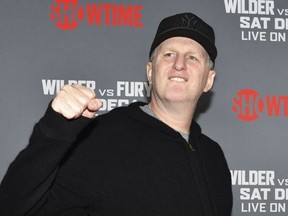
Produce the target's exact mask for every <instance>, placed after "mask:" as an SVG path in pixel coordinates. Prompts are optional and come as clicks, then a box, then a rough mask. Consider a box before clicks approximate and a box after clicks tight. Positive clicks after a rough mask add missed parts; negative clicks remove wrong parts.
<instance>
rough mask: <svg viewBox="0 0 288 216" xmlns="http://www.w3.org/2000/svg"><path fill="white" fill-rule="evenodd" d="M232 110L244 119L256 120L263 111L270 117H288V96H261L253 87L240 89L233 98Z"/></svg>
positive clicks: (239, 117)
mask: <svg viewBox="0 0 288 216" xmlns="http://www.w3.org/2000/svg"><path fill="white" fill-rule="evenodd" d="M233 102H234V104H233V105H232V110H233V111H234V112H235V113H237V118H238V119H240V120H242V121H255V120H257V119H258V118H259V115H260V114H261V113H262V114H263V115H266V116H268V117H288V96H285V95H284V96H275V95H273V96H270V95H266V96H264V97H261V96H260V94H259V93H258V92H257V91H255V90H253V89H243V90H240V91H238V93H237V95H236V96H235V97H234V98H233Z"/></svg>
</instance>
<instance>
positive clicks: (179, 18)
mask: <svg viewBox="0 0 288 216" xmlns="http://www.w3.org/2000/svg"><path fill="white" fill-rule="evenodd" d="M171 37H187V38H190V39H193V40H195V41H196V42H198V43H199V44H200V45H201V46H202V47H203V48H204V49H205V50H206V52H207V53H208V55H209V57H210V59H211V60H212V62H213V64H214V63H215V59H216V57H217V49H216V46H215V34H214V30H213V28H212V27H211V26H209V25H208V24H207V23H205V22H204V21H203V20H202V19H200V18H199V17H198V16H196V15H194V14H192V13H181V14H176V15H173V16H169V17H167V18H165V19H163V20H162V21H161V22H160V24H159V26H158V29H157V32H156V35H155V38H154V41H153V43H152V45H151V49H150V52H149V58H150V59H151V57H152V54H153V52H154V50H155V48H156V47H158V46H159V45H160V44H161V43H162V42H163V41H165V40H166V39H169V38H171Z"/></svg>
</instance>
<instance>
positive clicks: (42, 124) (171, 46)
mask: <svg viewBox="0 0 288 216" xmlns="http://www.w3.org/2000/svg"><path fill="white" fill-rule="evenodd" d="M216 56H217V50H216V47H215V38H214V31H213V29H212V28H211V27H210V26H209V25H208V24H206V23H205V22H204V21H203V20H201V19H200V18H199V17H197V16H196V15H194V14H191V13H183V14H177V15H174V16H171V17H167V18H165V19H164V20H162V21H161V23H160V24H159V27H158V30H157V33H156V36H155V39H154V41H153V43H152V46H151V51H150V54H149V58H150V61H149V62H148V64H147V66H146V72H147V79H148V81H149V83H150V85H152V90H151V91H152V92H151V101H150V103H149V104H144V103H140V102H137V103H133V104H131V105H130V106H128V107H122V108H116V109H114V110H113V111H111V112H109V113H108V114H104V115H101V116H98V117H96V118H94V119H93V117H94V116H95V112H96V111H97V110H98V109H99V107H100V106H101V104H100V102H99V101H98V100H97V99H96V98H95V94H94V92H92V91H91V90H89V89H87V88H85V87H83V86H80V85H73V86H64V87H63V89H62V90H61V91H60V92H59V93H58V94H57V96H56V97H55V99H54V100H53V101H52V103H51V106H49V107H48V109H47V111H46V114H45V115H44V117H43V118H42V119H41V120H40V121H39V123H38V124H36V126H35V128H34V131H33V134H32V136H31V139H30V143H29V145H28V147H27V148H26V149H24V150H23V151H22V152H21V153H20V154H19V155H18V157H17V158H16V160H15V161H14V162H13V163H12V164H11V165H10V167H9V169H8V171H7V174H6V176H5V177H4V180H3V182H2V185H1V188H0V193H1V195H0V203H1V204H0V212H1V214H2V215H7V216H8V215H9V216H14V215H15V216H16V215H37V216H40V215H57V216H60V215H61V216H66V215H69V216H74V215H75V216H76V215H77V216H82V215H91V216H94V215H103V216H104V215H105V216H107V215H117V216H118V215H123V216H129V215H131V216H132V215H133V216H135V215H145V216H148V215H149V216H150V215H151V216H156V215H163V216H169V215H171V216H172V215H173V216H175V215H179V216H186V215H187V216H188V215H189V216H192V215H193V216H204V215H205V216H212V215H213V216H228V215H230V213H231V208H232V192H231V183H230V173H229V170H228V167H227V164H226V160H225V158H224V155H223V152H222V150H221V148H220V147H219V145H218V144H217V143H215V142H214V141H212V140H211V139H209V138H208V137H207V136H205V135H203V134H202V133H201V129H200V127H199V125H198V124H197V123H196V122H195V121H193V115H194V110H195V107H196V104H197V101H198V99H199V97H200V96H201V94H202V93H203V92H207V91H209V90H210V89H211V87H212V85H213V82H214V77H215V71H214V70H213V65H214V62H215V59H216ZM63 117H64V118H63Z"/></svg>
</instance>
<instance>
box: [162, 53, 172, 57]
mask: <svg viewBox="0 0 288 216" xmlns="http://www.w3.org/2000/svg"><path fill="white" fill-rule="evenodd" d="M164 56H165V57H173V56H174V53H165V54H164Z"/></svg>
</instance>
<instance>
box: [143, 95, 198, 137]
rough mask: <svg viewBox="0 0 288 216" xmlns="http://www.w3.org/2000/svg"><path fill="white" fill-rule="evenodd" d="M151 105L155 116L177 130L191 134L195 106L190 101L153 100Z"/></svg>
mask: <svg viewBox="0 0 288 216" xmlns="http://www.w3.org/2000/svg"><path fill="white" fill-rule="evenodd" d="M149 107H150V108H151V110H152V112H153V113H154V114H155V116H156V117H157V118H158V119H159V120H161V121H162V122H164V123H165V124H167V125H168V126H170V127H171V128H173V129H174V130H176V131H179V132H183V133H186V134H189V130H190V125H191V122H192V119H193V114H194V110H195V106H194V105H192V104H190V103H189V104H188V103H167V104H165V105H164V104H163V103H159V102H158V103H157V102H156V101H154V100H151V102H150V103H149Z"/></svg>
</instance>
